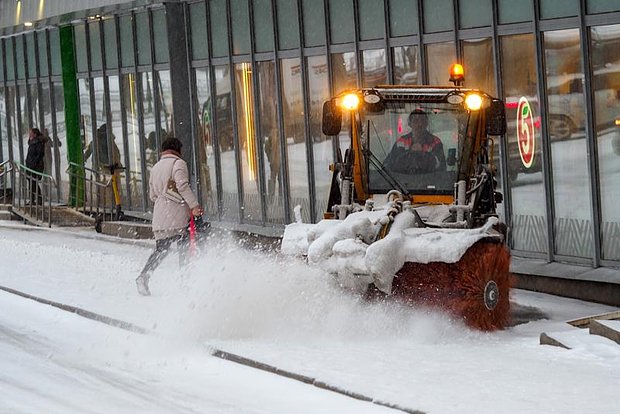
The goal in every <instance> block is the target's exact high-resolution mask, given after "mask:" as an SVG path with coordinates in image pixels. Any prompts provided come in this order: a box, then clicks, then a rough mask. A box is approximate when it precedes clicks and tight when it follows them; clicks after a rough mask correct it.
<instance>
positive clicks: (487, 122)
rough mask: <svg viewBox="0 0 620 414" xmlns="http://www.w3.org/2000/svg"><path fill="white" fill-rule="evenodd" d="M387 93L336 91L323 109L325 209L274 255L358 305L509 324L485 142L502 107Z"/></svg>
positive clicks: (443, 96)
mask: <svg viewBox="0 0 620 414" xmlns="http://www.w3.org/2000/svg"><path fill="white" fill-rule="evenodd" d="M450 77H451V81H453V82H454V84H455V86H454V87H445V86H405V85H398V86H396V85H390V86H377V87H374V88H362V89H356V90H348V91H345V92H343V93H341V94H339V95H337V96H335V97H333V98H332V99H330V100H329V101H327V102H325V103H324V105H323V120H322V121H323V124H322V129H323V133H324V134H325V135H327V136H331V137H334V139H335V140H336V143H337V144H338V147H339V148H340V146H345V147H346V151H345V152H344V157H343V156H341V155H340V150H339V151H338V153H339V156H338V160H337V161H336V162H335V163H334V164H332V165H331V166H330V170H331V171H332V172H333V176H332V181H331V188H330V191H329V199H328V205H327V211H326V212H325V213H324V220H322V221H320V222H319V223H317V224H305V223H301V222H297V223H293V224H290V225H288V226H287V227H286V229H285V233H284V237H283V241H282V250H283V251H284V252H285V253H288V254H295V255H302V256H305V257H307V259H308V261H309V262H310V263H312V264H316V265H318V266H320V267H322V268H323V269H325V270H326V271H328V272H330V273H332V274H333V275H334V276H335V278H336V280H337V281H338V282H339V284H341V285H342V286H343V287H346V288H348V289H351V290H354V291H358V292H360V293H361V294H363V295H365V296H366V297H368V298H377V297H379V298H390V299H392V298H393V299H394V300H399V301H403V302H405V303H408V304H412V305H414V306H430V307H437V308H440V309H443V310H445V311H447V312H449V313H450V314H452V315H453V316H455V317H457V318H460V319H462V320H463V321H464V322H465V323H466V324H468V325H469V326H472V327H475V328H478V329H482V330H494V329H501V328H504V327H505V326H506V325H507V324H508V319H509V313H510V312H509V311H510V309H509V307H510V304H509V288H510V274H509V269H508V268H509V264H510V255H509V252H508V249H507V248H506V233H507V229H506V226H505V225H504V224H503V223H502V222H501V221H500V220H499V217H498V214H497V208H496V207H497V204H498V203H500V202H501V201H502V195H501V193H499V192H498V191H497V190H496V184H497V181H496V179H495V175H496V171H495V164H494V160H493V154H494V153H495V152H494V145H495V144H494V138H493V137H497V136H500V135H502V134H504V133H505V131H506V119H505V107H504V103H503V102H502V101H501V100H500V99H496V98H493V97H491V96H490V95H488V94H487V93H485V92H482V91H480V90H475V89H466V88H464V87H462V84H463V79H464V76H463V68H462V66H460V65H453V67H452V68H451V74H450Z"/></svg>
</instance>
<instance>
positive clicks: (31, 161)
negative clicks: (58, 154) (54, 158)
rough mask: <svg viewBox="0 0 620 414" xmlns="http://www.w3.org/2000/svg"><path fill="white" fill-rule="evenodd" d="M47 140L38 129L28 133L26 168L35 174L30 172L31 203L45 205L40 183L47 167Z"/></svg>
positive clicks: (32, 129)
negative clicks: (45, 162)
mask: <svg viewBox="0 0 620 414" xmlns="http://www.w3.org/2000/svg"><path fill="white" fill-rule="evenodd" d="M44 161H45V138H44V137H43V134H41V131H39V129H38V128H30V131H28V154H27V155H26V167H27V168H28V169H30V170H32V171H35V173H32V172H28V175H29V177H30V178H29V181H30V203H31V204H35V203H36V204H38V205H41V204H43V195H42V194H41V187H40V186H39V181H40V180H41V176H40V175H39V174H36V173H42V172H43V170H44V167H45V164H44Z"/></svg>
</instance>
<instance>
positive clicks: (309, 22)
mask: <svg viewBox="0 0 620 414" xmlns="http://www.w3.org/2000/svg"><path fill="white" fill-rule="evenodd" d="M302 8H303V15H304V16H303V17H304V43H305V46H307V47H312V46H322V45H324V44H325V10H324V3H323V2H322V1H320V2H317V1H315V0H302Z"/></svg>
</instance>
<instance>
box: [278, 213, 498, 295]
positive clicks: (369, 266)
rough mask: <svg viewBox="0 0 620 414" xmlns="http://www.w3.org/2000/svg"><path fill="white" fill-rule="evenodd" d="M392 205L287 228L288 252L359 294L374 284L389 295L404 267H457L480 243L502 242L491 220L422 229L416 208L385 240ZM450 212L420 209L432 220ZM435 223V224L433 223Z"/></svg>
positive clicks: (400, 218)
mask: <svg viewBox="0 0 620 414" xmlns="http://www.w3.org/2000/svg"><path fill="white" fill-rule="evenodd" d="M391 209H393V205H392V203H388V204H386V205H384V206H383V207H379V208H375V209H373V210H371V211H368V210H364V211H358V212H355V213H351V214H350V215H348V216H347V217H346V219H345V220H342V221H341V220H322V221H321V222H319V223H317V224H304V223H293V224H290V225H288V226H287V227H286V229H285V232H284V237H283V239H282V252H283V253H285V254H289V255H296V256H307V258H308V262H309V263H311V264H314V265H317V266H319V267H321V268H322V269H324V270H325V271H327V272H329V273H332V274H334V275H336V276H337V278H338V280H339V282H340V283H341V284H342V285H344V286H346V287H348V288H353V289H355V290H358V291H361V292H363V291H365V290H366V288H367V286H368V285H369V284H370V283H374V285H375V286H376V287H377V288H378V289H379V290H381V291H382V292H384V293H386V294H391V293H392V283H393V280H394V277H395V276H396V274H397V273H398V271H399V270H400V269H401V268H403V266H404V264H405V263H407V262H410V263H421V264H428V263H433V262H442V263H456V262H458V261H459V260H460V259H461V257H462V256H463V255H464V254H465V253H466V252H467V250H468V249H469V248H470V247H472V246H473V245H474V244H475V243H476V242H478V241H480V240H482V239H488V238H496V237H501V236H499V234H498V233H497V232H496V231H495V230H493V225H495V224H496V223H497V222H498V219H497V218H496V217H491V218H489V219H488V220H487V223H486V224H485V225H484V226H483V227H480V228H476V229H450V228H432V227H416V216H415V215H414V213H413V212H412V208H411V207H409V208H405V209H403V211H402V212H400V213H397V214H396V215H393V222H392V224H391V226H390V229H389V232H388V234H387V235H386V236H385V237H384V238H380V237H379V234H380V232H381V230H382V228H384V226H385V225H386V224H388V223H389V222H390V220H391V218H390V215H389V214H388V212H390V210H391ZM446 210H447V207H446V206H430V207H424V208H418V209H416V211H417V212H418V214H420V215H421V216H422V215H423V216H424V217H425V218H426V219H427V223H428V222H430V221H432V220H433V219H434V218H437V217H441V216H442V215H444V214H445V211H446ZM429 219H430V220H429Z"/></svg>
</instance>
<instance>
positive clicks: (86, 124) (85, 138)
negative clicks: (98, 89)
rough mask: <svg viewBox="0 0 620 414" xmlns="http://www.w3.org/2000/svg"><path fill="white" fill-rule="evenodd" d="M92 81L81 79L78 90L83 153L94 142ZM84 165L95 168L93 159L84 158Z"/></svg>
mask: <svg viewBox="0 0 620 414" xmlns="http://www.w3.org/2000/svg"><path fill="white" fill-rule="evenodd" d="M89 84H90V81H89V80H88V79H79V80H78V88H79V95H80V135H81V140H82V152H84V151H86V148H88V146H89V145H91V142H92V140H93V123H92V115H91V112H90V90H89ZM84 165H85V166H86V167H88V168H94V166H93V158H92V157H91V158H89V159H88V160H87V159H86V157H84Z"/></svg>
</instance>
